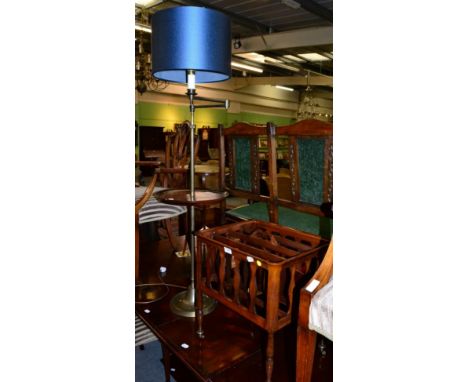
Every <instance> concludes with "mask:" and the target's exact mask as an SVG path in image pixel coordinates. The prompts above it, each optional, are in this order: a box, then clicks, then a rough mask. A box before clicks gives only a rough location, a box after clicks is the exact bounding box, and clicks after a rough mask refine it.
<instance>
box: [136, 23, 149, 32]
mask: <svg viewBox="0 0 468 382" xmlns="http://www.w3.org/2000/svg"><path fill="white" fill-rule="evenodd" d="M135 29H136V30H139V31H143V32H148V33H151V27H150V26H149V25H143V24H135Z"/></svg>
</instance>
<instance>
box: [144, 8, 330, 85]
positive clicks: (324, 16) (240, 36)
mask: <svg viewBox="0 0 468 382" xmlns="http://www.w3.org/2000/svg"><path fill="white" fill-rule="evenodd" d="M140 1H145V0H137V1H136V5H135V22H136V23H137V24H142V25H150V24H151V15H152V14H153V13H155V12H158V11H160V10H162V9H166V8H170V7H174V6H180V5H193V6H203V7H208V8H212V9H216V10H219V11H221V12H223V13H225V14H227V15H228V16H229V17H230V19H231V28H232V42H233V47H232V55H233V56H232V61H233V62H234V63H233V66H232V77H234V78H239V79H241V78H243V77H244V78H245V77H248V78H249V79H251V80H253V81H257V83H258V84H263V83H265V84H266V82H267V81H270V80H271V81H273V82H272V84H281V85H284V86H288V87H291V88H294V89H295V90H302V89H304V88H305V87H306V86H307V85H308V84H310V85H312V86H319V87H321V88H322V89H328V90H331V89H332V79H333V40H332V39H333V35H332V27H333V1H332V0H315V1H311V0H203V1H200V0H177V1H172V0H171V1H161V0H146V3H148V1H149V4H147V5H146V6H145V5H139V4H141V3H140ZM150 36H151V35H150V33H149V32H143V31H138V30H135V37H136V39H135V52H136V54H138V53H141V52H142V51H144V52H145V53H149V52H150V49H151V44H150ZM310 53H315V54H312V55H307V56H301V55H303V54H310ZM238 64H243V65H248V66H249V67H254V69H255V68H257V71H254V69H253V70H251V69H245V68H241V67H239V66H238ZM234 65H236V66H234ZM258 70H262V71H263V72H262V73H260V72H258ZM279 82H281V83H279Z"/></svg>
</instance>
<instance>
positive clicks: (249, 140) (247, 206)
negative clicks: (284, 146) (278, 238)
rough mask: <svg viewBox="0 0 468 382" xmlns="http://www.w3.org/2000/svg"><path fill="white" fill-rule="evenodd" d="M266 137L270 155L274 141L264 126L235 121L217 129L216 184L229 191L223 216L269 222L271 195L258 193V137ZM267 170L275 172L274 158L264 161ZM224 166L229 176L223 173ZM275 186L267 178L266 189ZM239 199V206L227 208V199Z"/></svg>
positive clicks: (271, 206) (240, 219) (236, 219)
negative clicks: (217, 160)
mask: <svg viewBox="0 0 468 382" xmlns="http://www.w3.org/2000/svg"><path fill="white" fill-rule="evenodd" d="M261 136H262V137H264V136H266V137H267V142H266V143H267V155H269V156H270V158H271V155H272V152H273V150H274V149H273V146H274V145H275V140H274V138H273V136H272V134H271V131H270V130H269V129H268V128H267V126H257V125H249V124H246V123H235V124H234V125H233V126H231V127H230V128H227V129H223V128H222V126H221V129H220V165H221V168H220V184H221V187H222V188H223V189H224V190H225V191H228V192H229V198H228V200H226V204H227V208H226V217H227V218H228V220H231V221H242V220H250V219H257V220H262V221H270V217H271V214H272V212H273V204H272V199H271V195H273V194H274V193H273V192H274V191H273V192H272V190H270V192H269V194H270V196H267V195H261V192H260V182H261V173H260V150H259V139H260V137H261ZM268 164H269V167H268V171H269V172H270V173H272V172H275V173H276V161H268ZM226 167H227V168H229V175H228V176H226V174H225V170H226ZM270 187H276V185H272V184H271V182H269V181H268V188H269V189H270ZM233 197H234V198H237V199H241V200H242V202H241V203H239V204H240V205H239V206H235V207H234V208H229V203H230V199H231V198H233Z"/></svg>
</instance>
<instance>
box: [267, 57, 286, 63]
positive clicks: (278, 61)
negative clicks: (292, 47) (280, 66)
mask: <svg viewBox="0 0 468 382" xmlns="http://www.w3.org/2000/svg"><path fill="white" fill-rule="evenodd" d="M264 57H265V61H266V62H272V63H274V64H277V63H282V62H283V61H281V60H277V59H276V58H273V57H268V56H264Z"/></svg>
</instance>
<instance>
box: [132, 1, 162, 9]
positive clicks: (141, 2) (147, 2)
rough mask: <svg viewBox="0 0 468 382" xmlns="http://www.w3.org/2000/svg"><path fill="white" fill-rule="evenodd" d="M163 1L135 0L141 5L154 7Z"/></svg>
mask: <svg viewBox="0 0 468 382" xmlns="http://www.w3.org/2000/svg"><path fill="white" fill-rule="evenodd" d="M160 3H162V0H135V4H136V5H139V6H140V7H144V8H146V7H152V6H153V5H158V4H160Z"/></svg>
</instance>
